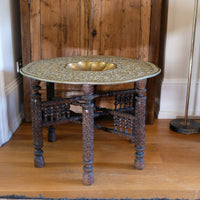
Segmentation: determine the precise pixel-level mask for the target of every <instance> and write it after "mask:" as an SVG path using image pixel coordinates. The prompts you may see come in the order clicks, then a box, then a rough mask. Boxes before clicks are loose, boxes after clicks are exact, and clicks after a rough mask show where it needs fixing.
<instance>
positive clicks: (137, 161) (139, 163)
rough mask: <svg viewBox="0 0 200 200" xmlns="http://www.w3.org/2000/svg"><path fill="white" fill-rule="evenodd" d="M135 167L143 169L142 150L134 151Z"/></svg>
mask: <svg viewBox="0 0 200 200" xmlns="http://www.w3.org/2000/svg"><path fill="white" fill-rule="evenodd" d="M134 167H135V169H138V170H142V169H144V153H143V152H136V153H135V163H134Z"/></svg>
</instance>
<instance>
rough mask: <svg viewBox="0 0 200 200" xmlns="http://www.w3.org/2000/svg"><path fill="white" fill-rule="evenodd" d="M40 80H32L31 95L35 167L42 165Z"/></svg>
mask: <svg viewBox="0 0 200 200" xmlns="http://www.w3.org/2000/svg"><path fill="white" fill-rule="evenodd" d="M39 84H40V81H37V80H34V81H33V83H32V90H33V93H32V95H31V110H32V131H33V147H34V149H35V151H34V155H35V158H34V164H35V167H38V168H40V167H44V157H43V150H42V147H43V136H42V110H41V94H40V93H39V90H40V89H41V87H40V86H39Z"/></svg>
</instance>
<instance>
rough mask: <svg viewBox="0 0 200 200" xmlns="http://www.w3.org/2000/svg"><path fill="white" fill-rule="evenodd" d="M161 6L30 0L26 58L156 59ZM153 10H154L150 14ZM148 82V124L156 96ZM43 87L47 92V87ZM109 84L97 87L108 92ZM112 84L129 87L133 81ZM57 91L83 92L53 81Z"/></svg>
mask: <svg viewBox="0 0 200 200" xmlns="http://www.w3.org/2000/svg"><path fill="white" fill-rule="evenodd" d="M21 1H22V2H23V3H24V4H25V3H27V2H26V1H25V0H24V1H23V0H21ZM151 4H152V5H151ZM161 4H162V1H159V0H154V1H153V0H152V1H149V0H128V1H124V0H73V1H71V0H35V1H31V3H30V22H29V23H30V29H31V31H30V36H29V37H30V39H31V45H30V49H31V57H30V61H33V60H37V59H47V58H54V57H60V56H73V55H115V56H122V57H129V58H134V59H141V60H145V61H147V60H152V61H154V60H153V58H157V57H158V53H159V49H158V45H159V38H160V36H159V34H160V32H159V23H160V10H161V7H160V5H161ZM152 9H153V10H154V11H157V12H155V14H154V11H152ZM156 14H159V15H156ZM27 15H29V13H28V12H27V13H25V14H23V13H22V18H26V16H27ZM22 23H23V21H22ZM27 23H28V22H27ZM27 34H28V33H27ZM154 48H155V49H154ZM24 56H26V54H25V55H23V57H24ZM29 85H30V84H27V86H26V88H27V87H29ZM148 85H149V86H148V88H150V89H149V90H150V91H149V93H148V94H147V96H148V99H147V105H148V106H147V117H148V118H150V120H149V122H151V121H152V120H153V116H154V103H152V102H153V101H154V100H155V92H152V88H155V83H154V81H152V82H151V83H150V84H148ZM41 86H42V89H43V90H45V85H44V84H41ZM112 87H113V86H99V87H98V90H110V89H111V88H112ZM115 87H116V89H117V88H122V87H123V88H124V89H130V88H133V84H123V85H120V86H115ZM26 88H25V93H26V92H27V91H26V90H27V89H26ZM55 89H56V90H57V91H58V92H56V94H57V93H60V94H62V95H63V97H66V96H67V95H68V94H69V93H70V94H72V95H73V94H77V93H78V92H79V93H80V92H81V86H80V85H79V86H74V85H63V84H59V85H58V84H55ZM65 90H68V92H67V93H66V92H65ZM73 91H74V93H73ZM29 93H30V91H29ZM29 96H30V95H25V104H26V105H27V108H28V107H29V104H30V97H29ZM100 104H101V105H104V104H107V105H108V104H110V106H112V105H111V104H112V101H110V102H109V103H108V102H105V101H104V100H102V101H101V102H100ZM27 112H28V111H27V109H25V113H27Z"/></svg>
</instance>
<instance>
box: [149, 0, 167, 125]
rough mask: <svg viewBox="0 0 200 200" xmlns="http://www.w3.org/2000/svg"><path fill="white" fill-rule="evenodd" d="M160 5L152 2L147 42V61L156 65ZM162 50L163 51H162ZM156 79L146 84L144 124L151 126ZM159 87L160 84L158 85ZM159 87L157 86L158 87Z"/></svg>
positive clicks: (157, 61)
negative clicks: (148, 39)
mask: <svg viewBox="0 0 200 200" xmlns="http://www.w3.org/2000/svg"><path fill="white" fill-rule="evenodd" d="M162 4H163V1H160V0H152V9H151V27H150V41H149V58H148V60H149V61H150V62H152V63H154V64H156V65H158V64H159V54H160V41H161V39H163V38H161V36H160V31H161V18H162V13H161V11H162ZM163 50H164V49H163ZM156 83H157V84H158V83H159V82H156V78H152V79H149V80H148V82H147V97H150V96H152V97H153V98H148V99H147V105H146V106H147V108H146V123H147V124H152V123H153V121H154V116H155V110H154V108H155V97H156ZM159 84H160V85H161V82H160V83H159ZM158 87H159V86H158Z"/></svg>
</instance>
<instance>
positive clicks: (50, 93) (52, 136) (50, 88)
mask: <svg viewBox="0 0 200 200" xmlns="http://www.w3.org/2000/svg"><path fill="white" fill-rule="evenodd" d="M46 87H47V100H48V101H51V100H52V99H53V97H54V83H49V82H47V83H46ZM48 141H49V142H55V141H56V133H55V128H54V126H49V127H48Z"/></svg>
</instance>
